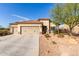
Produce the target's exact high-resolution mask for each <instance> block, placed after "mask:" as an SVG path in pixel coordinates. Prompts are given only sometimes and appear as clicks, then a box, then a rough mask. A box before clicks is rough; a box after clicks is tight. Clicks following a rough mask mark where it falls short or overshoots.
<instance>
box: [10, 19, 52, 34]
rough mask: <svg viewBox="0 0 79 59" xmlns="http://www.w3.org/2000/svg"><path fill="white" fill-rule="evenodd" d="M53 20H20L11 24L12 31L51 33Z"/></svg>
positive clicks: (19, 32) (18, 32)
mask: <svg viewBox="0 0 79 59" xmlns="http://www.w3.org/2000/svg"><path fill="white" fill-rule="evenodd" d="M50 29H51V22H50V20H49V19H48V18H41V19H38V20H29V21H19V22H14V23H11V24H10V32H11V33H14V34H26V33H38V32H40V33H49V32H50Z"/></svg>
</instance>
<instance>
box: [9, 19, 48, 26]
mask: <svg viewBox="0 0 79 59" xmlns="http://www.w3.org/2000/svg"><path fill="white" fill-rule="evenodd" d="M40 20H49V19H48V18H40V19H38V20H29V21H19V22H14V23H10V24H11V25H17V24H43V23H42V22H40Z"/></svg>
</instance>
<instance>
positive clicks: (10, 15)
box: [0, 3, 55, 27]
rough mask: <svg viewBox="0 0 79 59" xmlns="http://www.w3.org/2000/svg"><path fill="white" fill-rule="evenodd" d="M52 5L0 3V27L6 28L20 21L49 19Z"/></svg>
mask: <svg viewBox="0 0 79 59" xmlns="http://www.w3.org/2000/svg"><path fill="white" fill-rule="evenodd" d="M54 5H55V4H52V3H14V4H12V3H6V4H5V3H4V4H3V3H0V25H2V26H3V27H7V26H8V25H9V23H12V22H16V21H22V20H36V19H39V18H49V17H50V10H51V9H52V8H53V7H54Z"/></svg>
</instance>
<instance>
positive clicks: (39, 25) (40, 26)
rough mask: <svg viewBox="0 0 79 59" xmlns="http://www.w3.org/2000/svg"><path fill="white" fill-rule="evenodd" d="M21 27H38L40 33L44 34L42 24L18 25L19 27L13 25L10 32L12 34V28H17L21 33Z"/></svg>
mask: <svg viewBox="0 0 79 59" xmlns="http://www.w3.org/2000/svg"><path fill="white" fill-rule="evenodd" d="M21 26H34V27H35V26H36V27H38V28H39V30H40V32H42V24H18V25H11V26H10V32H11V33H12V27H17V28H18V33H20V27H21Z"/></svg>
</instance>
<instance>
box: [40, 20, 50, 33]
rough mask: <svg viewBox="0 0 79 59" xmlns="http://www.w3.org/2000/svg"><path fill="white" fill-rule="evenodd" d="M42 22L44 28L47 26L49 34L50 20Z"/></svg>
mask: <svg viewBox="0 0 79 59" xmlns="http://www.w3.org/2000/svg"><path fill="white" fill-rule="evenodd" d="M40 22H43V25H44V26H47V33H49V30H50V29H49V26H50V23H49V20H40Z"/></svg>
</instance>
